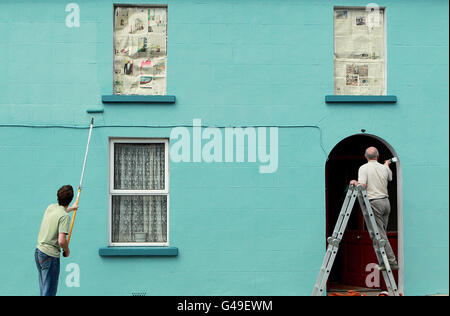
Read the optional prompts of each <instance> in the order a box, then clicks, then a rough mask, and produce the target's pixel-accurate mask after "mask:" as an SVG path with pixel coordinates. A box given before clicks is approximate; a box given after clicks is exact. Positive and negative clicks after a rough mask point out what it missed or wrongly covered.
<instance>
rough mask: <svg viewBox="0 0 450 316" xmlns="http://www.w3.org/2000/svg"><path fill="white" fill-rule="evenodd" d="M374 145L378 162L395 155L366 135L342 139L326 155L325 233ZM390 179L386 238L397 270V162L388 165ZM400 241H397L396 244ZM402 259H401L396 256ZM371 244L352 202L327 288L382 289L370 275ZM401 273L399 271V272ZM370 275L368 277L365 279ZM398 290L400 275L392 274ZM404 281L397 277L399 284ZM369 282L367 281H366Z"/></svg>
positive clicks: (399, 199)
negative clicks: (365, 155) (366, 151)
mask: <svg viewBox="0 0 450 316" xmlns="http://www.w3.org/2000/svg"><path fill="white" fill-rule="evenodd" d="M370 146H374V147H376V148H377V149H378V151H379V154H380V157H379V162H381V163H383V162H384V161H385V160H386V159H389V158H392V157H394V156H396V153H395V151H394V150H393V149H392V147H391V146H390V145H389V144H387V143H386V142H385V141H384V140H382V139H380V138H378V137H376V136H374V135H369V134H357V135H353V136H350V137H347V138H345V139H344V140H342V141H341V142H339V143H338V144H337V145H336V146H335V147H334V148H333V150H332V151H331V152H330V154H329V156H328V160H327V162H326V165H325V186H326V190H325V192H326V223H327V224H326V234H327V237H328V236H330V235H331V234H332V233H333V229H334V226H335V224H336V222H337V220H338V215H339V212H340V209H341V207H342V203H343V201H344V199H345V195H346V189H347V187H348V184H349V182H350V180H352V179H358V169H359V167H360V166H361V165H363V164H365V163H366V162H367V160H366V159H365V157H364V152H365V150H366V148H368V147H370ZM391 170H392V173H393V180H392V181H391V182H390V183H389V185H388V192H389V201H390V203H391V214H390V217H389V225H388V229H387V235H388V238H389V242H390V243H391V246H392V248H393V250H394V253H395V255H396V257H397V259H398V261H399V265H400V269H402V266H403V264H402V263H403V260H402V259H403V253H402V251H399V250H402V249H401V247H400V249H399V244H400V245H401V244H402V243H401V241H402V239H401V229H399V228H401V205H402V204H401V177H400V176H401V170H400V163H399V162H397V163H396V164H392V165H391ZM399 241H400V242H399ZM399 255H400V256H401V258H400V257H399ZM377 263H378V262H377V259H376V255H375V253H374V250H373V245H372V241H371V239H370V236H369V233H368V232H367V229H366V227H365V223H364V218H363V216H362V213H361V210H360V209H359V204H358V203H355V206H354V208H353V211H352V215H351V217H350V220H349V222H348V225H347V229H346V231H345V234H344V237H343V240H342V242H341V245H340V247H339V251H338V255H337V257H336V260H335V262H334V265H333V268H332V271H331V274H330V277H329V279H328V289H329V291H330V290H331V291H333V289H339V288H342V289H348V288H352V287H353V288H371V289H372V290H377V289H378V290H381V289H383V288H384V289H385V284H384V280H383V277H382V275H381V273H380V274H379V286H377V284H376V283H377V282H375V281H376V279H374V278H373V277H372V276H373V274H372V275H371V276H369V274H371V273H373V272H375V273H376V271H375V270H374V269H375V266H374V265H375V264H377ZM399 272H400V273H402V271H399ZM368 276H369V277H368ZM394 276H395V279H396V282H397V285H398V287H399V290H401V291H403V284H399V274H398V273H397V272H395V273H394ZM402 280H403V278H402V277H401V278H400V281H401V282H402ZM368 281H369V282H368Z"/></svg>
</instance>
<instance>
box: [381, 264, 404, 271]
mask: <svg viewBox="0 0 450 316" xmlns="http://www.w3.org/2000/svg"><path fill="white" fill-rule="evenodd" d="M389 266H390V267H391V270H392V271H397V270H398V269H399V266H398V263H397V262H392V263H389ZM378 270H380V271H386V267H385V266H384V263H382V264H380V265H379V266H378Z"/></svg>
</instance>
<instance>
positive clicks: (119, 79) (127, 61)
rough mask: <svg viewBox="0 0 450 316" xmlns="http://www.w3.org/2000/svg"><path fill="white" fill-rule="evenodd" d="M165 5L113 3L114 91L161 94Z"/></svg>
mask: <svg viewBox="0 0 450 316" xmlns="http://www.w3.org/2000/svg"><path fill="white" fill-rule="evenodd" d="M166 64H167V7H166V6H122V5H120V6H115V8H114V94H126V95H132V94H137V95H165V94H166Z"/></svg>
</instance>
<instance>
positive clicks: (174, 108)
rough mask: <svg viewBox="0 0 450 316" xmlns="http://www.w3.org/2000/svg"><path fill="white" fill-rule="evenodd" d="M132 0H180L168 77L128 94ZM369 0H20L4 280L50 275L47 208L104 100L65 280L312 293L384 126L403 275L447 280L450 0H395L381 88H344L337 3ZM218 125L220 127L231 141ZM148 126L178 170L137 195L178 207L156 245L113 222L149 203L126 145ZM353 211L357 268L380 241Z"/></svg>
mask: <svg viewBox="0 0 450 316" xmlns="http://www.w3.org/2000/svg"><path fill="white" fill-rule="evenodd" d="M115 5H116V7H115ZM117 5H125V6H126V5H148V6H152V5H153V6H155V5H159V6H156V7H160V6H163V7H166V8H167V42H166V43H167V46H166V48H167V54H166V55H165V56H166V58H167V63H166V64H165V67H166V85H165V86H164V89H163V90H161V91H162V93H160V94H162V96H150V97H147V98H143V99H139V98H138V97H127V95H126V93H125V95H124V96H122V97H124V99H119V97H118V96H117V95H115V94H114V93H115V92H117V91H115V90H114V87H115V86H114V85H115V81H114V80H115V79H114V78H115V77H114V76H115V75H114V70H115V66H114V58H115V57H114V56H115V55H114V51H113V48H114V30H115V25H116V24H115V20H114V15H115V8H117ZM367 5H368V4H367V3H363V2H360V1H355V0H347V1H326V0H320V1H319V0H313V1H306V0H301V1H300V0H298V1H294V0H288V1H279V0H271V1H256V0H245V1H237V0H230V1H226V0H206V1H202V2H198V1H191V0H187V1H186V0H183V1H181V0H167V1H159V0H154V1H147V0H141V1H139V2H134V1H117V2H113V1H81V0H80V1H77V2H73V3H72V4H70V2H68V1H66V2H64V1H56V0H54V1H40V2H39V3H37V2H34V1H1V2H0V12H2V15H1V17H0V34H1V36H2V40H1V42H0V48H1V49H0V57H1V60H2V61H3V62H2V63H1V66H0V73H1V75H2V79H1V85H0V95H1V97H0V192H1V193H0V196H1V199H0V201H1V202H0V239H1V240H2V241H3V242H2V246H0V251H1V258H2V260H1V264H0V267H1V269H0V294H2V295H36V294H38V293H39V292H38V277H37V272H36V267H35V263H34V257H33V251H34V248H35V246H36V238H37V234H38V231H39V226H40V221H41V219H42V215H43V212H44V211H45V209H46V207H47V205H48V204H50V203H55V201H56V191H57V189H58V188H59V187H60V186H62V185H64V184H72V185H73V186H74V188H76V186H77V184H78V181H79V176H80V172H81V167H82V162H83V157H84V150H85V145H86V139H87V133H88V127H89V122H90V119H91V117H94V119H95V128H94V130H93V136H92V140H91V146H90V150H89V157H88V161H87V167H86V174H85V178H84V182H83V190H82V195H81V199H80V209H79V211H78V214H77V220H76V222H75V225H74V231H73V236H72V240H71V244H70V248H71V252H72V254H71V256H70V257H69V258H63V259H62V261H61V262H62V264H61V277H60V284H59V292H58V293H59V294H60V295H133V294H135V293H145V294H146V295H310V294H311V292H312V288H313V285H314V283H315V281H316V277H317V273H318V270H319V267H320V264H321V262H322V260H323V255H324V253H325V247H326V237H327V233H328V234H329V232H330V230H332V227H333V225H334V216H336V213H335V212H336V209H337V208H339V207H340V205H339V204H340V203H341V202H342V201H341V199H342V192H344V189H345V185H346V183H348V181H349V180H350V179H353V178H355V177H356V176H357V169H358V167H359V165H361V164H362V163H364V159H363V154H364V152H363V151H364V149H365V148H366V146H370V145H376V146H378V147H379V150H380V156H381V157H380V158H385V159H389V158H391V157H392V156H398V157H399V159H400V162H399V163H397V164H395V165H393V171H394V173H395V181H394V182H393V183H391V184H390V193H392V195H391V204H392V207H393V213H392V214H394V215H393V216H391V217H392V218H391V227H390V228H389V229H390V232H391V234H390V240H391V243H393V246H394V248H395V251H396V252H397V255H398V258H399V263H400V271H399V272H398V275H397V276H396V277H397V280H398V284H399V287H400V289H401V291H402V292H404V293H405V294H406V295H426V294H436V293H448V280H449V275H448V271H449V269H448V267H449V265H448V258H449V253H448V236H449V231H448V223H449V218H448V212H449V199H448V196H449V195H448V190H449V181H448V179H449V160H448V152H449V147H448V143H449V142H448V141H449V129H448V128H449V121H448V114H449V111H448V109H449V108H448V101H449V98H448V83H449V82H448V81H449V80H448V69H449V68H448V29H449V28H448V1H444V0H433V1H407V0H397V1H380V2H378V3H377V5H379V7H380V8H382V9H383V10H384V11H383V12H384V15H383V17H384V24H383V25H384V28H385V31H384V35H383V36H384V44H385V49H384V52H385V54H384V62H385V63H384V66H383V67H385V72H384V75H383V76H384V77H383V80H384V81H383V82H384V83H385V88H384V90H383V91H381V90H380V92H381V94H382V96H379V95H377V96H368V100H367V99H363V98H361V97H359V96H358V95H353V96H352V97H350V98H348V99H342V98H335V95H334V94H335V62H334V60H333V55H334V52H335V43H336V40H335V31H336V29H335V20H334V19H335V18H336V10H341V11H346V8H349V10H350V9H351V8H352V7H363V8H364V7H367ZM340 17H344V15H340ZM77 22H79V24H78V23H77ZM355 23H356V24H355V25H358V24H359V25H361V23H364V22H362V20H355ZM139 45H140V44H139V43H138V44H137V47H138V50H139V49H142V47H143V46H142V47H141V46H139ZM144 66H145V64H144ZM122 68H124V72H127V71H128V70H127V68H126V67H122ZM135 69H136V68H135ZM352 71H354V70H352ZM347 75H348V74H347ZM360 76H362V75H361V73H360ZM352 78H354V77H351V78H350V84H349V82H348V81H347V82H346V83H345V84H344V85H351V84H352V81H351V80H352ZM141 79H142V78H141ZM358 80H360V79H358ZM358 82H359V81H358ZM148 83H149V81H148V80H147V81H145V80H144V81H141V82H140V83H139V84H145V85H146V84H148ZM369 94H370V93H369ZM327 96H328V99H326V97H327ZM142 100H143V101H144V102H140V101H142ZM118 101H121V102H118ZM368 101H370V102H368ZM200 126H202V127H203V128H200ZM208 127H215V129H213V128H211V129H207V128H208ZM237 127H242V128H243V131H244V132H246V133H248V134H247V136H246V137H248V138H247V141H246V142H245V143H238V141H237V139H234V140H235V141H234V143H232V144H231V145H230V146H231V147H229V148H231V149H233V150H234V155H231V156H227V155H228V154H229V152H228V154H227V144H229V143H227V138H226V129H227V128H237ZM244 128H247V129H244ZM205 131H207V132H206V133H205ZM235 131H236V130H235ZM241 131H242V130H241ZM183 133H185V134H183ZM208 133H209V134H208ZM215 133H216V134H215ZM252 133H254V135H253V134H252ZM212 134H214V135H216V136H217V138H216V139H220V140H221V142H220V143H217V144H219V145H217V146H216V147H214V154H212V153H211V151H209V150H210V149H211V147H208V144H209V145H211V143H210V142H209V140H211V139H212V136H211V135H212ZM183 135H185V136H186V137H187V138H183ZM249 135H250V136H249ZM252 135H253V136H254V139H255V140H256V144H252V143H249V141H248V139H250V138H251V137H253V136H252ZM171 136H172V138H171ZM221 137H222V138H221ZM183 139H184V140H185V141H186V139H188V140H189V145H188V147H189V152H188V153H186V148H187V147H183V146H182V143H181V142H182V140H183ZM271 141H272V143H271ZM139 142H141V143H146V144H150V143H155V142H156V143H159V144H162V145H160V146H159V147H158V148H159V149H158V148H156V147H151V146H150V147H148V148H151V149H149V150H160V151H161V152H162V154H161V153H160V154H158V155H161V156H158V157H160V158H161V157H163V158H161V159H162V160H158V161H159V168H163V169H161V170H163V171H161V170H160V169H158V170H160V177H159V178H158V179H159V180H155V178H152V179H151V181H153V182H151V183H153V184H151V185H150V186H151V188H150V189H148V190H147V191H146V193H147V194H148V195H147V196H145V197H143V195H145V194H143V193H142V192H138V194H137V196H138V197H139V198H136V199H142V200H143V201H144V203H145V201H146V199H148V200H151V201H160V202H155V203H160V204H158V205H160V206H159V208H160V209H161V208H163V209H164V212H163V213H164V214H163V215H161V214H162V213H161V212H159V213H158V216H162V217H161V218H162V221H163V224H161V221H159V222H158V223H157V225H159V226H158V227H157V228H151V233H152V234H155V236H156V235H158V234H159V235H158V236H162V237H161V238H160V237H154V238H153V239H152V241H153V243H145V246H142V244H141V245H139V242H142V241H143V240H144V241H149V240H150V231H149V230H148V229H147V228H142V229H140V230H144V231H143V232H141V233H142V234H143V235H139V234H136V231H134V233H133V234H131V235H130V236H131V237H130V238H131V239H132V240H130V239H127V237H124V236H125V235H124V234H125V233H122V230H121V228H117V231H119V232H120V233H118V235H117V236H116V232H117V231H116V230H115V229H114V228H113V226H114V224H113V223H115V220H116V219H115V215H114V214H116V213H114V212H115V211H114V210H113V209H114V206H113V204H114V203H116V204H115V205H122V204H121V203H126V196H127V194H128V198H130V199H131V200H132V201H131V202H130V203H134V202H133V201H134V200H133V198H132V197H130V196H131V195H132V193H130V192H125V193H124V192H123V191H120V190H121V187H120V185H117V186H116V180H117V179H118V178H117V177H116V173H115V171H116V172H117V170H119V167H118V164H115V162H116V161H118V160H119V159H120V158H118V157H119V153H117V151H116V150H115V149H114V148H115V147H114V146H116V147H117V148H119V147H120V145H121V144H123V143H125V144H135V145H136V144H139ZM271 144H272V145H273V146H271ZM275 144H276V146H275ZM130 146H131V145H130ZM174 146H177V147H176V148H175V149H176V150H175V149H174ZM253 146H256V147H253ZM138 147H139V146H138ZM155 148H156V149H155ZM205 148H206V149H205ZM219 148H220V149H223V150H222V153H220V150H219ZM171 149H172V150H171ZM178 149H179V150H178ZM253 150H255V151H254V152H253ZM273 150H276V151H277V155H276V157H275V155H273V156H271V157H270V159H272V160H270V159H269V156H267V155H268V153H269V152H270V153H272V154H274V151H273ZM238 153H244V156H243V158H242V159H239V158H238V155H239V154H238ZM116 154H117V155H116ZM178 154H179V155H178ZM232 154H233V153H232ZM264 154H266V155H264ZM154 155H156V154H154ZM183 155H185V156H183ZM215 155H216V156H215ZM152 157H153V156H152ZM155 157H156V156H155ZM124 159H125V158H124ZM208 159H209V160H208ZM275 159H276V161H275ZM271 162H272V163H273V164H272V167H270V168H268V167H267V166H268V165H269V164H270V163H271ZM275 162H276V167H275V165H274V164H275ZM146 163H150V162H146ZM156 164H157V163H156ZM264 167H266V168H268V170H269V171H268V172H261V169H264ZM155 168H156V167H155ZM152 170H153V171H152V172H153V173H152V175H154V173H155V171H154V170H155V169H152ZM130 177H131V178H130V179H131V180H132V179H137V177H138V176H136V177H135V178H133V176H130ZM131 180H130V181H131ZM117 181H118V180H117ZM117 183H118V182H117ZM134 189H136V188H134ZM137 189H139V188H137ZM155 192H156V193H155ZM141 193H142V194H141ZM124 195H125V197H123V196H124ZM121 196H122V199H123V201H118V200H120V199H121ZM116 200H117V201H118V202H115V201H116ZM124 201H125V202H124ZM161 201H163V202H161ZM149 203H153V202H149ZM132 205H133V204H132ZM152 205H153V204H152ZM161 205H164V206H161ZM120 207H122V206H120ZM120 207H119V208H120ZM156 208H158V207H156ZM153 209H155V208H153ZM146 214H147V213H146ZM147 216H150V217H151V216H156V215H155V214H154V213H151V214H150V215H148V214H147ZM144 217H145V216H144ZM149 220H150V221H152V219H148V218H147V219H145V218H143V219H137V221H138V222H137V223H138V224H139V225H143V226H145V227H147V226H148V225H150V224H148V221H149ZM352 223H353V224H352V225H353V226H352V227H351V231H349V233H348V234H347V238H348V239H347V243H346V245H345V246H344V249H342V251H343V254H342V257H341V258H340V259H339V261H338V263H337V266H336V267H335V269H336V271H335V272H334V275H333V276H332V278H331V281H333V282H336V283H342V284H352V283H353V284H354V285H356V283H358V282H360V281H361V278H362V279H364V275H367V274H368V272H366V271H365V270H364V268H365V267H366V266H367V264H368V263H370V262H371V261H370V260H372V259H371V258H370V255H368V254H366V252H365V250H362V249H367V244H370V242H368V241H367V240H365V238H366V237H365V236H364V233H365V232H364V228H363V226H362V223H361V220H360V219H359V218H358V217H355V219H354V220H353V222H352ZM124 225H128V224H127V223H125V224H124ZM161 227H162V228H161ZM164 227H165V228H164ZM145 229H147V230H145ZM161 229H162V230H161ZM138 230H139V229H138ZM121 234H122V235H121ZM352 236H353V237H354V238H355V239H354V240H350V239H351V238H353V237H352ZM140 238H141V239H140ZM366 239H367V238H366ZM360 240H362V241H364V240H365V241H364V242H365V245H366V246H363V245H362V241H360ZM130 246H133V248H130ZM364 247H366V248H364ZM369 250H370V249H369ZM142 252H144V253H146V254H147V256H138V255H139V254H142ZM111 254H113V255H114V256H110V255H111ZM155 254H156V256H155ZM361 258H363V259H364V260H363V259H361ZM349 267H351V268H349ZM355 271H356V272H357V273H356V274H359V275H356V274H355ZM77 276H79V278H77ZM78 281H79V282H78Z"/></svg>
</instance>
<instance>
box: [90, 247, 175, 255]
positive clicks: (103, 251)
mask: <svg viewBox="0 0 450 316" xmlns="http://www.w3.org/2000/svg"><path fill="white" fill-rule="evenodd" d="M98 254H99V255H100V257H134V256H147V257H148V256H164V257H168V256H171V257H176V256H178V248H177V247H103V248H100V249H99V250H98Z"/></svg>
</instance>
